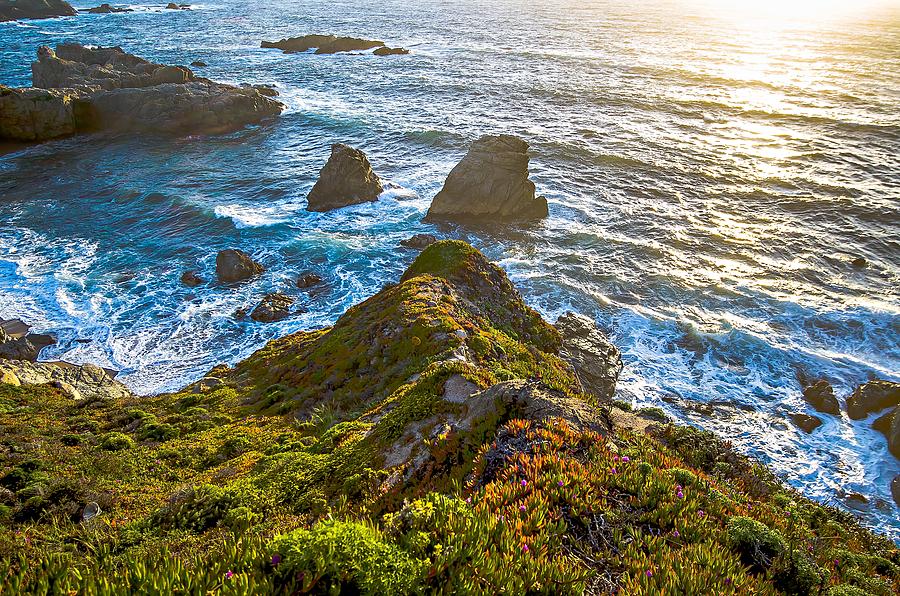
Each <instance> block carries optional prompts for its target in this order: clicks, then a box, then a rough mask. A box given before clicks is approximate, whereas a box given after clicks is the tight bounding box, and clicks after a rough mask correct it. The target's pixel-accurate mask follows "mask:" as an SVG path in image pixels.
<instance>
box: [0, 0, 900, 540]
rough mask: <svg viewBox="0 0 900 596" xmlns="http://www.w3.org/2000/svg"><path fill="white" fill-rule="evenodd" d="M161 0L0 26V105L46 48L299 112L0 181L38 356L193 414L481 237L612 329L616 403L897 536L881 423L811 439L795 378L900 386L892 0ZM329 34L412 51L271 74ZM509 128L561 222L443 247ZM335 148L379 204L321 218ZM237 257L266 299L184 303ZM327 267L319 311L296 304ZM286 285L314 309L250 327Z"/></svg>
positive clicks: (17, 289) (530, 292)
mask: <svg viewBox="0 0 900 596" xmlns="http://www.w3.org/2000/svg"><path fill="white" fill-rule="evenodd" d="M73 4H74V5H75V6H76V7H78V8H86V7H89V6H94V5H96V4H99V0H98V1H97V2H94V1H93V0H92V1H90V2H88V1H85V0H77V1H75V2H73ZM164 4H165V2H163V1H161V0H160V1H159V2H156V3H155V4H136V5H132V6H133V7H134V8H135V9H136V11H135V12H133V13H126V14H110V15H88V14H82V15H80V16H78V17H75V18H65V19H56V20H45V21H31V22H23V23H0V83H4V84H7V85H13V86H26V85H28V84H29V83H30V67H29V64H30V62H31V61H32V60H33V59H34V57H35V52H36V49H37V47H38V46H40V45H42V44H50V45H54V44H56V43H59V42H69V41H78V42H81V43H87V44H99V45H120V46H122V47H123V48H124V49H125V50H126V51H129V52H132V53H135V54H138V55H140V56H143V57H146V58H148V59H151V60H154V61H157V62H162V63H172V64H189V63H190V62H192V61H193V60H197V59H200V60H203V61H205V62H207V63H208V64H209V66H208V67H206V68H198V69H195V70H196V71H197V72H198V74H201V75H203V76H207V77H210V78H212V79H216V80H221V81H227V82H234V83H240V82H247V83H271V84H274V85H275V86H276V87H277V89H278V90H279V92H280V93H281V98H282V100H283V101H284V102H285V103H286V104H287V106H288V108H287V110H286V111H285V113H284V114H283V115H282V116H281V117H280V118H278V119H277V120H275V121H273V122H271V123H267V124H265V125H262V126H254V127H249V128H247V129H245V130H242V131H239V132H236V133H233V134H229V135H224V136H209V137H186V138H149V137H132V136H122V137H108V136H82V137H78V138H74V139H66V140H60V141H54V142H51V143H46V144H43V145H39V146H35V147H32V148H29V149H27V150H24V151H21V152H17V153H13V154H8V155H6V156H2V157H0V317H4V318H9V317H21V318H23V319H25V320H26V321H28V322H30V323H32V324H33V325H34V326H35V327H36V328H37V330H39V331H50V332H53V333H56V334H57V335H58V337H59V340H60V341H59V344H58V345H56V346H54V347H52V348H50V349H48V350H46V351H45V352H44V354H43V357H44V358H45V359H59V358H63V359H66V360H70V361H74V362H94V363H97V364H101V365H105V366H111V367H113V368H116V369H120V370H121V373H120V379H121V380H123V381H124V382H125V383H127V384H128V385H130V386H131V387H132V388H133V389H134V390H135V391H136V392H139V393H143V394H151V393H158V392H163V391H168V390H174V389H177V388H178V387H180V386H183V385H184V384H186V383H188V382H190V381H192V380H195V379H197V378H199V377H200V376H201V375H202V374H203V372H204V371H206V370H208V369H209V368H211V367H212V366H213V365H215V364H216V363H219V362H229V363H233V362H236V361H238V360H239V359H241V358H243V357H245V356H247V355H248V354H250V353H251V352H252V351H253V350H255V349H258V348H259V347H260V346H262V345H263V344H264V343H265V342H266V341H267V340H269V339H271V338H273V337H277V336H281V335H283V334H286V333H290V332H293V331H296V330H300V329H306V328H311V327H317V326H322V325H327V324H330V323H331V322H333V321H334V320H335V319H336V318H337V317H338V316H339V315H340V314H341V313H342V312H343V311H344V310H345V309H346V308H347V307H348V306H350V305H352V304H355V303H357V302H359V301H360V300H361V299H364V298H366V297H368V296H370V295H372V294H374V293H375V292H377V291H378V290H379V289H380V288H381V287H382V286H383V285H384V284H385V283H389V282H393V281H396V280H397V279H398V277H399V276H400V274H401V273H402V271H403V270H404V269H405V267H406V266H407V265H408V264H409V263H410V262H411V260H412V259H413V258H414V256H415V254H414V253H413V252H410V251H405V250H401V249H398V248H397V244H398V242H399V241H400V240H401V239H403V238H406V237H408V236H410V235H412V234H414V233H419V232H430V233H436V234H438V235H440V236H443V237H454V238H463V239H466V240H468V241H470V242H472V243H473V244H475V245H476V246H478V247H479V248H480V249H482V250H483V251H484V252H485V253H486V254H487V255H488V256H489V257H490V258H492V259H494V260H496V261H498V262H499V263H500V265H501V266H502V267H503V268H504V269H505V270H506V271H507V272H508V273H509V274H510V276H511V277H512V279H513V280H514V281H515V283H516V284H517V285H518V287H519V288H521V290H522V292H523V294H524V295H525V297H526V299H527V301H528V302H529V303H530V304H531V305H533V306H535V307H536V308H538V309H539V310H540V311H541V312H542V313H544V314H545V315H546V316H547V317H549V318H550V319H554V318H555V317H556V316H557V315H559V314H560V313H562V312H563V311H565V310H567V309H574V310H577V311H579V312H582V313H585V314H587V315H589V316H591V317H593V318H594V319H596V320H597V321H598V322H599V323H600V325H601V326H602V327H603V328H604V329H605V330H606V331H607V332H608V333H609V335H610V337H611V338H612V340H613V341H614V342H615V343H616V344H617V345H618V346H619V347H620V348H621V349H622V352H623V358H624V360H625V363H626V367H625V370H624V372H623V374H622V378H621V381H620V385H619V397H620V398H621V399H625V400H628V401H631V402H632V403H633V404H634V405H635V406H659V407H662V408H663V409H664V410H666V411H667V412H668V413H669V414H670V415H672V416H673V417H675V418H678V419H680V420H683V421H687V422H690V423H692V424H696V425H698V426H701V427H704V428H707V429H711V430H713V431H715V432H718V433H720V434H722V435H723V436H727V437H728V438H730V439H731V440H732V441H733V442H734V443H735V444H736V445H737V446H738V447H739V448H740V449H742V450H744V451H745V452H747V453H750V454H752V455H754V456H756V457H758V458H760V459H762V460H763V461H765V462H766V463H768V464H769V465H770V466H771V467H772V468H773V469H774V470H775V471H776V472H778V473H781V474H784V475H785V477H786V478H787V480H788V481H789V482H790V483H791V484H792V485H794V486H796V487H797V488H799V489H801V490H802V491H803V492H804V493H805V494H807V495H809V496H811V497H813V498H816V499H819V500H821V501H825V502H830V503H833V504H837V505H839V506H845V504H844V501H843V500H842V499H841V498H840V494H842V493H850V492H860V493H863V494H865V495H868V496H869V497H870V503H869V505H868V506H867V507H866V508H864V510H863V511H861V512H859V513H860V515H861V516H862V518H863V519H864V520H865V521H866V523H868V524H870V525H872V526H874V527H878V528H880V529H881V530H882V531H884V532H886V533H888V534H889V535H891V536H892V537H894V538H895V539H900V521H898V519H900V513H898V509H897V507H896V506H895V505H894V503H893V501H892V500H891V497H890V491H889V484H890V481H891V479H892V478H893V477H894V476H895V475H896V474H898V473H900V462H898V461H897V460H896V459H894V458H893V457H892V456H891V455H890V454H889V453H888V452H887V449H886V441H885V439H884V437H883V436H881V435H880V434H878V433H877V432H875V431H873V430H872V429H871V428H870V424H871V421H872V419H873V418H874V416H873V417H870V419H869V420H865V421H858V422H856V421H850V420H848V419H847V417H846V416H843V417H842V418H840V419H836V418H832V417H829V416H827V415H823V416H821V417H822V418H823V420H824V424H823V426H822V427H820V428H819V429H818V430H816V431H815V432H814V433H813V434H812V435H806V434H804V433H802V432H801V431H799V430H797V429H796V428H795V427H794V426H793V425H792V424H791V423H790V422H789V421H788V419H787V414H788V413H790V412H794V411H803V412H809V411H810V410H809V409H808V408H807V407H806V405H805V404H804V402H803V400H802V399H801V395H800V389H801V387H800V384H799V382H798V380H797V376H796V371H797V370H798V369H800V370H804V371H806V372H807V373H808V374H809V375H811V376H818V377H825V378H827V379H829V380H830V381H832V382H833V383H834V385H835V387H836V389H837V392H838V395H839V397H840V398H841V399H842V400H843V398H844V397H845V396H846V395H848V394H849V392H850V391H851V390H852V388H853V387H854V386H855V385H857V384H859V383H861V382H864V381H866V380H867V379H869V378H874V377H880V378H887V379H893V380H900V242H898V232H900V3H898V2H892V1H878V0H871V1H862V2H855V3H846V2H845V3H835V2H828V1H826V2H820V3H814V2H798V3H796V6H794V5H793V3H790V2H788V3H785V2H782V3H776V2H774V1H772V0H760V1H759V2H755V3H740V2H734V1H728V0H721V1H716V0H669V1H665V0H655V1H654V0H647V1H646V2H626V1H624V0H617V1H613V0H597V1H592V2H580V1H574V0H571V1H559V2H528V1H525V0H517V1H511V0H497V1H492V2H477V1H472V0H463V1H460V2H453V3H449V2H437V1H435V0H423V1H421V2H416V3H408V2H399V1H396V0H384V1H382V2H378V3H369V2H324V1H319V0H313V1H310V2H303V3H300V2H287V1H282V0H273V1H271V2H262V3H259V2H252V3H248V2H238V1H236V0H209V1H208V2H204V3H203V4H201V5H197V6H196V7H195V10H192V11H167V10H162V8H161V7H162V6H163V5H164ZM779 4H783V5H785V6H779ZM742 5H752V6H747V7H745V8H735V7H739V6H742ZM788 5H790V6H788ZM812 6H815V8H811V7H812ZM800 7H805V8H802V9H801V8H800ZM313 32H319V33H336V34H345V35H354V36H363V37H372V38H377V39H383V40H385V41H386V42H387V43H388V44H389V45H402V46H404V47H407V48H409V49H410V50H411V51H412V53H411V54H410V55H409V56H398V57H388V58H379V57H375V56H367V55H362V56H348V55H335V56H313V55H308V54H299V55H284V54H282V53H281V52H280V51H277V50H263V49H260V48H259V42H260V41H261V40H263V39H269V40H272V39H280V38H282V37H286V36H291V35H300V34H305V33H313ZM500 132H507V133H513V134H517V135H520V136H522V137H524V138H526V139H527V140H528V141H529V142H530V143H531V152H532V162H531V170H532V179H533V180H534V181H535V183H536V185H537V187H538V191H539V192H540V193H541V194H543V195H545V196H546V197H547V198H548V199H549V201H550V217H549V218H548V219H547V220H546V221H543V222H540V223H537V224H534V225H529V226H522V227H516V228H509V227H497V228H483V229H468V228H460V227H456V226H442V227H435V226H432V225H427V224H423V223H421V218H422V216H423V215H424V213H425V211H426V210H427V208H428V204H429V202H430V199H431V197H432V196H433V195H434V194H435V193H436V192H437V191H438V190H439V189H440V186H441V184H442V182H443V180H444V178H445V177H446V175H447V173H448V172H449V171H450V169H451V168H452V166H453V165H454V164H455V163H456V161H458V160H459V159H460V158H461V157H462V155H463V154H464V153H465V151H466V148H467V146H468V144H469V143H470V142H471V141H472V140H474V139H475V138H477V137H478V136H480V135H481V134H485V133H500ZM333 142H345V143H349V144H351V145H354V146H356V147H359V148H361V149H363V150H364V151H366V153H367V154H368V155H369V158H370V160H371V161H372V164H373V166H374V168H375V170H376V171H377V172H378V173H379V174H380V175H381V176H382V177H383V178H384V179H385V180H387V181H388V182H389V188H388V190H387V192H386V193H385V195H384V196H383V197H382V198H381V200H379V201H378V202H377V203H374V204H368V205H363V206H357V207H352V208H347V209H344V210H340V211H335V212H331V213H326V214H316V213H308V212H306V211H305V201H306V199H305V197H306V194H307V193H308V191H309V190H310V188H311V187H312V185H313V183H314V182H315V179H316V175H317V174H318V171H319V169H320V168H321V166H322V165H323V164H324V162H325V160H326V158H327V156H328V153H329V146H330V144H331V143H333ZM230 247H236V248H242V249H244V250H246V251H248V252H249V253H251V254H253V255H254V256H255V257H256V258H257V259H258V260H260V261H261V262H262V263H263V264H264V265H265V266H266V267H267V268H268V271H267V273H266V274H265V275H263V276H262V277H261V278H260V279H258V280H256V281H254V282H252V283H250V284H247V285H244V286H241V287H239V288H237V289H233V288H225V287H221V286H218V285H216V284H210V285H209V286H204V287H199V288H194V289H190V288H186V287H184V286H183V285H181V284H180V282H179V277H180V274H181V272H182V271H184V270H185V269H193V268H197V269H199V271H200V273H201V275H202V276H203V277H205V278H207V279H212V278H213V277H214V268H215V263H214V261H215V253H216V251H218V250H220V249H223V248H230ZM857 256H862V257H864V258H865V259H867V261H868V266H867V267H865V268H863V269H857V268H854V267H852V266H851V264H850V261H851V260H852V259H853V258H855V257H857ZM306 269H313V270H315V271H317V272H319V273H320V274H321V275H322V276H323V277H324V278H325V279H326V281H327V287H326V288H325V289H323V290H321V291H319V292H314V293H304V292H302V291H299V290H296V288H293V287H292V283H293V280H294V279H295V278H296V274H297V273H298V272H300V271H302V270H306ZM276 289H277V290H282V291H287V292H292V293H295V294H296V295H297V296H298V298H299V301H300V304H302V305H303V306H304V307H305V308H306V309H308V312H307V313H305V314H303V315H300V316H297V317H295V318H292V319H289V320H286V321H283V322H281V323H277V324H270V325H263V324H257V323H253V322H250V321H237V320H235V319H234V318H233V316H232V314H233V313H234V311H235V310H237V309H238V308H241V307H247V306H252V305H254V304H255V303H256V302H257V301H258V300H259V299H260V297H262V296H263V295H264V294H265V293H267V292H270V291H273V290H276ZM704 404H705V405H707V406H708V407H711V408H712V414H710V413H709V410H707V411H706V412H705V413H704V412H702V411H701V409H700V408H698V407H697V405H704Z"/></svg>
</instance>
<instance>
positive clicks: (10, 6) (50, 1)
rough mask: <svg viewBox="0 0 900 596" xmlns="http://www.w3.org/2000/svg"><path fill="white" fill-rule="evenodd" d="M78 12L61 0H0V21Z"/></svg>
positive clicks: (68, 15) (63, 15) (67, 14)
mask: <svg viewBox="0 0 900 596" xmlns="http://www.w3.org/2000/svg"><path fill="white" fill-rule="evenodd" d="M76 14H78V12H77V11H76V10H75V9H74V8H72V5H71V4H69V3H68V2H64V1H63V0H0V22H3V21H17V20H19V19H52V18H55V17H71V16H74V15H76Z"/></svg>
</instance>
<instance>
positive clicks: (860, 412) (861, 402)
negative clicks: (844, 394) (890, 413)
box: [847, 380, 900, 420]
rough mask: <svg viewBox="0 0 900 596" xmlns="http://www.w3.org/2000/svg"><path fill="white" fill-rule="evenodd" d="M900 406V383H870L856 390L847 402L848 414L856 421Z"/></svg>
mask: <svg viewBox="0 0 900 596" xmlns="http://www.w3.org/2000/svg"><path fill="white" fill-rule="evenodd" d="M896 405H900V383H893V382H891V381H881V380H875V381H869V382H868V383H865V384H863V385H860V386H859V387H857V388H856V390H855V391H854V392H853V394H852V395H851V396H850V398H849V399H848V400H847V414H848V415H849V416H850V418H852V419H854V420H862V419H863V418H865V417H866V416H868V415H869V414H871V413H873V412H880V411H881V410H884V409H885V408H890V407H893V406H896Z"/></svg>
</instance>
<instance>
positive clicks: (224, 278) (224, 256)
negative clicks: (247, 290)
mask: <svg viewBox="0 0 900 596" xmlns="http://www.w3.org/2000/svg"><path fill="white" fill-rule="evenodd" d="M263 271H265V268H264V267H263V266H262V265H260V264H259V263H257V262H256V261H254V260H253V259H252V258H250V255H248V254H247V253H245V252H244V251H242V250H237V249H233V248H229V249H226V250H222V251H219V253H218V254H217V255H216V276H218V278H219V281H221V282H224V283H235V282H239V281H245V280H248V279H250V278H251V277H254V276H256V275H259V274H260V273H262V272H263Z"/></svg>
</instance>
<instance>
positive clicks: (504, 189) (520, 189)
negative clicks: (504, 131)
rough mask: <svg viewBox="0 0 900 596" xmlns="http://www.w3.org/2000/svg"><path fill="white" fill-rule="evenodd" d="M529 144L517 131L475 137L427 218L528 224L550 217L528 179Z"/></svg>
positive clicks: (433, 202) (435, 200)
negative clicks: (517, 135) (514, 134)
mask: <svg viewBox="0 0 900 596" xmlns="http://www.w3.org/2000/svg"><path fill="white" fill-rule="evenodd" d="M528 159H529V158H528V143H526V142H525V141H524V140H522V139H520V138H518V137H514V136H511V135H496V136H494V135H488V136H483V137H481V138H480V139H478V140H477V141H475V142H474V143H473V144H472V146H471V148H470V149H469V152H468V153H467V154H466V156H465V157H464V158H463V159H462V161H460V162H459V163H458V164H457V165H456V167H454V168H453V170H451V172H450V175H449V176H447V180H446V182H444V187H443V188H442V189H441V191H440V192H439V193H438V194H437V195H436V196H435V197H434V200H432V202H431V207H430V208H429V209H428V214H427V215H426V216H425V219H426V221H440V220H455V221H461V222H476V223H481V222H484V223H489V222H525V221H532V220H537V219H542V218H544V217H547V215H548V209H547V199H545V198H544V197H535V189H534V183H533V182H532V181H531V180H529V179H528Z"/></svg>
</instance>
